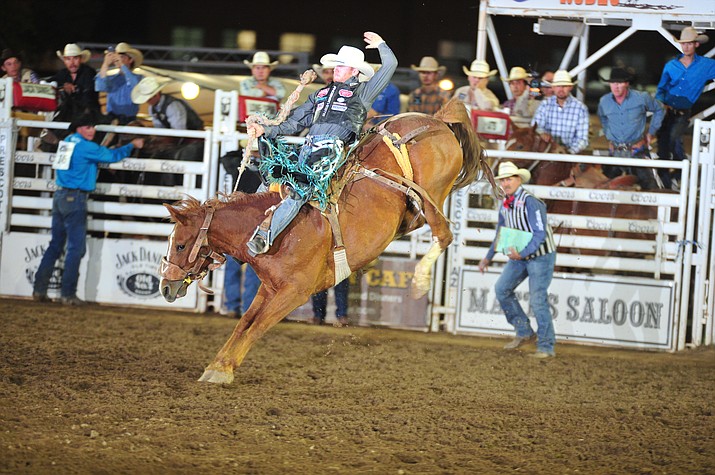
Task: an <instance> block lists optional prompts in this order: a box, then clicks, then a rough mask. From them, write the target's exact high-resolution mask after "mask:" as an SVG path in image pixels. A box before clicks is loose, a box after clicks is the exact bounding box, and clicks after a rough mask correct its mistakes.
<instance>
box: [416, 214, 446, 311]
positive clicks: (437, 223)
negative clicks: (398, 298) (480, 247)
mask: <svg viewBox="0 0 715 475" xmlns="http://www.w3.org/2000/svg"><path fill="white" fill-rule="evenodd" d="M425 218H426V220H427V224H429V225H430V229H431V230H432V245H431V246H430V248H429V250H428V251H427V254H425V255H424V256H423V257H422V259H420V261H419V262H418V263H417V266H416V267H415V274H414V277H413V278H412V288H411V292H410V293H411V295H412V298H415V299H418V298H420V297H422V296H424V295H425V294H427V292H428V291H429V289H430V285H431V283H432V266H433V265H434V263H435V262H436V261H437V259H438V258H439V256H441V255H442V253H443V252H444V250H445V249H447V246H449V245H450V244H451V243H452V239H453V236H452V231H451V230H450V229H449V223H448V222H447V220H446V219H445V217H444V216H443V215H442V214H441V213H440V212H439V210H437V209H436V208H435V207H434V206H433V205H432V204H430V203H425Z"/></svg>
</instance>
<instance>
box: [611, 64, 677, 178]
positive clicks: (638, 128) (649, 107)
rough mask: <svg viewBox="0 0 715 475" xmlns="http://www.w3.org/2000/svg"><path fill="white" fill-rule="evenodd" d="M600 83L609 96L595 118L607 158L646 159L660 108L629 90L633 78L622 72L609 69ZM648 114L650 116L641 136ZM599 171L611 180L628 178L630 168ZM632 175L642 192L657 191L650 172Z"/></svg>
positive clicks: (640, 170) (660, 117)
mask: <svg viewBox="0 0 715 475" xmlns="http://www.w3.org/2000/svg"><path fill="white" fill-rule="evenodd" d="M601 79H603V78H601ZM603 80H604V81H606V82H608V83H609V86H610V88H611V92H610V93H609V94H606V95H604V96H603V97H601V100H600V101H599V102H598V118H599V119H601V125H602V126H603V132H604V133H605V134H606V138H607V139H608V154H609V155H610V156H611V157H624V158H650V152H649V151H648V149H649V146H650V144H651V142H652V141H653V140H654V139H655V134H656V132H657V131H658V129H659V128H660V124H661V123H662V122H663V116H664V115H665V111H664V110H663V107H662V106H661V105H660V103H659V102H658V101H656V100H655V99H654V98H653V97H651V95H650V94H648V93H647V92H640V91H633V90H631V88H630V83H631V81H633V76H632V75H631V74H629V73H628V72H627V71H626V70H625V69H623V68H613V69H612V70H611V75H610V77H609V78H608V79H603ZM648 112H652V113H653V116H652V117H651V119H650V126H649V128H648V131H647V132H646V133H645V135H644V131H645V126H646V121H647V115H646V114H647V113H648ZM603 168H604V170H603V171H604V173H605V174H606V175H607V176H609V177H611V178H613V177H615V176H617V175H620V174H621V173H626V174H631V169H630V167H626V168H623V167H612V166H604V167H603ZM634 171H635V173H634V174H635V175H636V176H637V177H638V181H639V182H640V184H641V186H642V187H643V189H645V190H651V189H654V188H657V187H658V186H657V182H656V180H655V176H654V170H653V169H646V168H641V167H636V168H635V170H634Z"/></svg>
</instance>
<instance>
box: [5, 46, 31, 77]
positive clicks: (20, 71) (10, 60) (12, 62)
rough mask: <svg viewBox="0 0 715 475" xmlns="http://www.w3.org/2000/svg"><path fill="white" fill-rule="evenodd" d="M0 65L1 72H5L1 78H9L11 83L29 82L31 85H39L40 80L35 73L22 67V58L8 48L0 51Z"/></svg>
mask: <svg viewBox="0 0 715 475" xmlns="http://www.w3.org/2000/svg"><path fill="white" fill-rule="evenodd" d="M0 65H2V66H1V67H2V70H3V71H4V72H5V75H4V76H3V78H6V77H11V78H12V79H13V81H18V82H31V83H33V84H39V82H40V78H39V76H37V74H36V73H35V71H33V70H32V69H27V68H23V67H22V58H20V55H19V54H17V53H15V52H14V51H13V50H11V49H10V48H5V49H4V50H2V56H1V57H0Z"/></svg>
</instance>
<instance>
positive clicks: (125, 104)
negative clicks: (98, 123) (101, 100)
mask: <svg viewBox="0 0 715 475" xmlns="http://www.w3.org/2000/svg"><path fill="white" fill-rule="evenodd" d="M142 61H144V55H143V54H142V53H141V51H139V50H138V49H135V48H132V47H131V46H130V45H129V44H128V43H119V44H117V46H116V47H115V48H110V49H108V50H107V51H105V52H104V61H103V62H102V67H101V68H100V69H99V74H97V76H96V77H95V79H94V89H95V90H96V91H98V92H106V93H107V115H108V116H109V117H110V119H116V120H117V121H118V123H119V124H120V125H126V124H128V123H129V122H131V121H133V120H135V119H136V118H137V112H138V111H139V106H138V105H136V104H134V103H133V102H132V97H131V94H132V89H134V86H136V85H137V84H139V81H141V80H142V76H141V75H140V74H136V73H135V72H134V69H136V68H138V67H139V66H140V65H141V64H142ZM111 66H114V67H116V68H119V74H115V75H109V74H108V73H109V68H110V67H111Z"/></svg>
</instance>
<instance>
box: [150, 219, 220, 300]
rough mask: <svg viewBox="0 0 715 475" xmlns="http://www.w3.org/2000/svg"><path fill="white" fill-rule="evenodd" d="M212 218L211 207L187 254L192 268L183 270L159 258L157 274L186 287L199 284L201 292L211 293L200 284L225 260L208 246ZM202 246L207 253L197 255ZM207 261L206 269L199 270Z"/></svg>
mask: <svg viewBox="0 0 715 475" xmlns="http://www.w3.org/2000/svg"><path fill="white" fill-rule="evenodd" d="M213 216H214V209H213V208H212V207H208V208H207V209H206V217H205V218H204V223H203V224H202V225H201V229H200V230H199V234H198V235H197V236H196V240H195V241H194V246H193V247H192V248H191V253H190V254H189V264H192V263H193V266H192V267H191V268H190V269H188V270H187V269H184V268H183V267H180V266H178V265H176V264H174V263H173V262H170V261H169V259H168V258H167V257H166V256H164V257H162V258H161V267H160V268H159V272H160V274H161V276H162V277H163V278H165V279H167V280H173V281H176V280H183V281H184V282H186V284H187V285H188V284H190V283H191V282H193V281H197V282H199V288H201V290H203V291H205V292H208V293H213V292H211V291H209V289H207V288H205V287H204V286H203V285H201V282H200V281H201V280H202V279H203V278H204V277H206V274H208V273H209V272H210V271H212V270H214V269H217V268H219V267H221V266H222V265H223V264H224V263H225V262H226V258H225V257H224V256H223V254H219V253H217V252H216V251H214V250H213V249H211V247H210V246H209V241H208V238H207V235H208V231H209V226H210V225H211V220H212V219H213ZM204 246H205V247H207V248H208V253H206V254H201V255H199V252H200V251H201V248H202V247H204ZM197 257H201V259H197ZM207 259H210V260H211V263H210V264H209V265H208V266H207V267H206V269H204V270H201V267H203V265H204V263H205V262H206V260H207Z"/></svg>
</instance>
